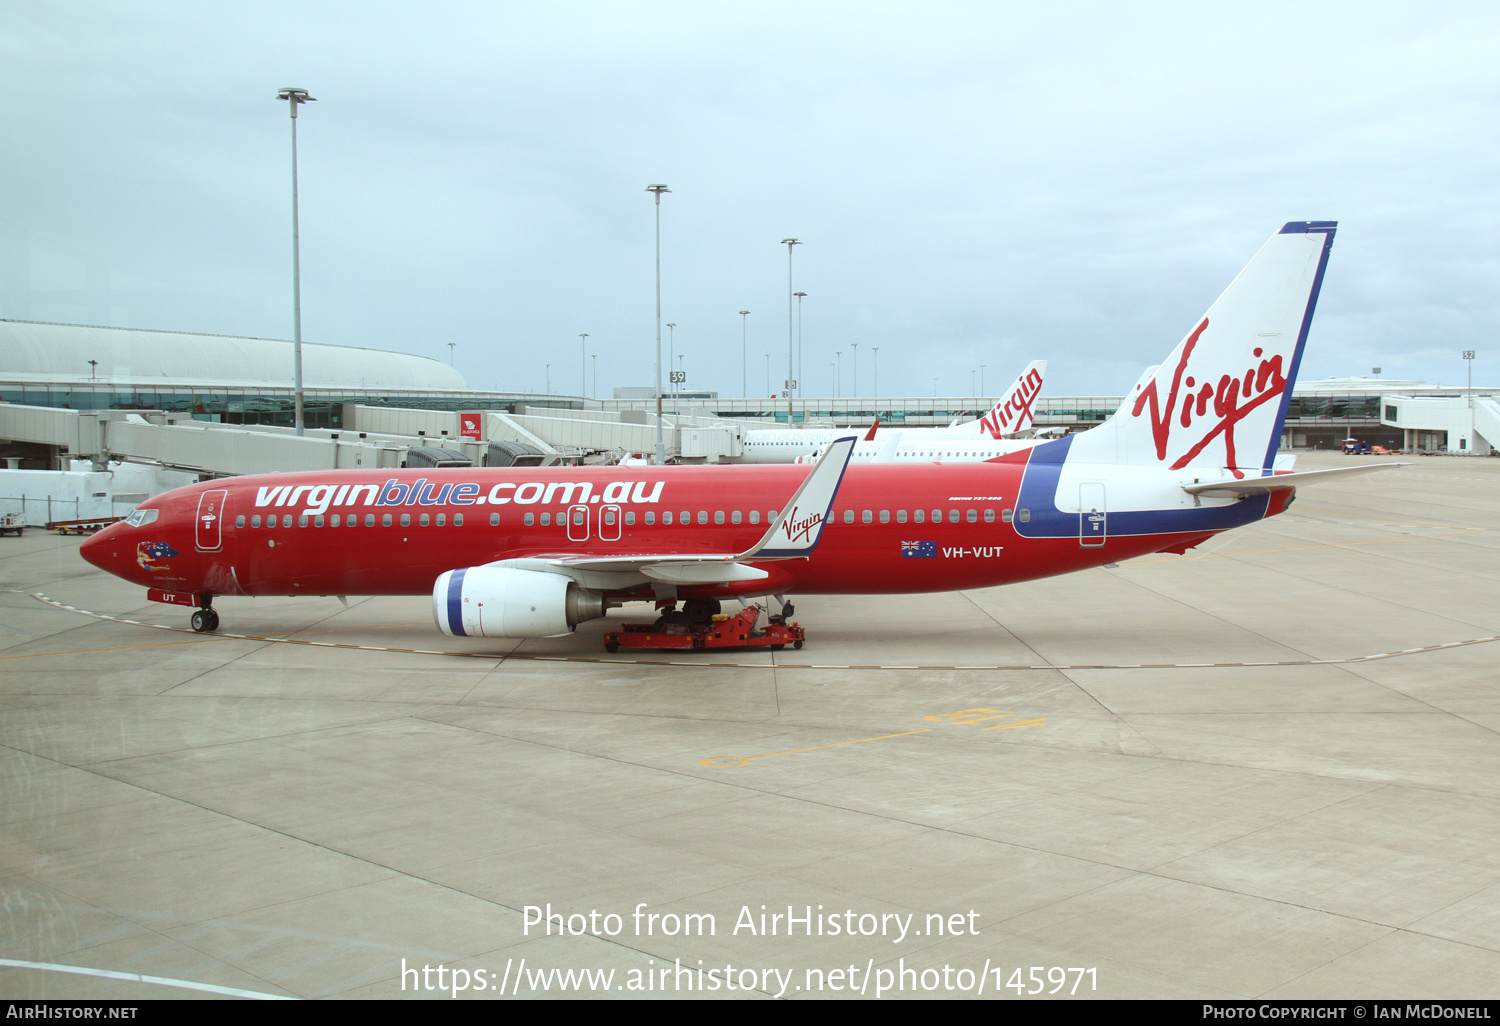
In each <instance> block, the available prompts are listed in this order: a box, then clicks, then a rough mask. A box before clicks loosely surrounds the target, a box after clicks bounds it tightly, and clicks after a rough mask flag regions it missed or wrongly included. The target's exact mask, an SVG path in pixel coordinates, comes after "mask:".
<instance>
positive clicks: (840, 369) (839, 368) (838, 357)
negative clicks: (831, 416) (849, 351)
mask: <svg viewBox="0 0 1500 1026" xmlns="http://www.w3.org/2000/svg"><path fill="white" fill-rule="evenodd" d="M843 394H844V351H843V350H842V349H835V350H834V351H833V397H834V398H835V399H837V398H838V397H839V396H841V395H843Z"/></svg>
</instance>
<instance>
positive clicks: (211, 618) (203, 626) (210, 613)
mask: <svg viewBox="0 0 1500 1026" xmlns="http://www.w3.org/2000/svg"><path fill="white" fill-rule="evenodd" d="M188 623H190V624H192V626H193V630H195V631H197V632H198V633H199V634H211V633H212V632H214V631H216V630H218V629H219V614H218V613H217V612H215V611H214V607H213V606H204V607H203V608H202V609H200V610H198V611H197V612H196V613H194V614H193V615H192V617H191V619H189V620H188Z"/></svg>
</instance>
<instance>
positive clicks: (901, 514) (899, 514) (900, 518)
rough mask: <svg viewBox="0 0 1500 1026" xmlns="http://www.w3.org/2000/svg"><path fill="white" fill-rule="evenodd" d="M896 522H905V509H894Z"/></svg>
mask: <svg viewBox="0 0 1500 1026" xmlns="http://www.w3.org/2000/svg"><path fill="white" fill-rule="evenodd" d="M896 523H898V524H904V523H906V510H904V509H898V510H896Z"/></svg>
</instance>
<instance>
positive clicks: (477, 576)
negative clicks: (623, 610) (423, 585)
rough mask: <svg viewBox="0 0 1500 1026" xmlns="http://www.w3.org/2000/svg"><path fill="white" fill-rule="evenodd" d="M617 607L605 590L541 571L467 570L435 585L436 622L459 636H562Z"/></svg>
mask: <svg viewBox="0 0 1500 1026" xmlns="http://www.w3.org/2000/svg"><path fill="white" fill-rule="evenodd" d="M611 604H613V603H606V602H605V600H604V593H603V592H599V591H591V590H589V589H587V588H580V587H579V586H578V582H576V581H574V580H572V579H571V578H568V577H564V576H563V575H562V574H549V573H546V572H544V571H539V570H513V569H510V568H508V567H498V566H470V567H463V568H461V569H458V570H449V571H448V572H447V573H445V574H443V575H442V576H441V577H439V578H438V579H437V583H436V584H434V585H433V586H432V618H433V619H434V620H436V621H437V625H438V629H439V630H440V631H442V632H443V633H444V634H452V635H457V636H459V637H480V638H551V637H556V636H557V635H559V634H568V633H570V632H571V631H572V630H573V626H574V625H575V624H579V623H582V622H583V621H584V620H592V619H594V618H596V617H600V616H603V615H604V611H605V609H607V608H608V607H609V605H611Z"/></svg>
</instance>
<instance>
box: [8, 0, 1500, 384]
mask: <svg viewBox="0 0 1500 1026" xmlns="http://www.w3.org/2000/svg"><path fill="white" fill-rule="evenodd" d="M1497 84H1500V5H1496V4H1493V3H1481V4H1440V3H1439V4H1434V3H1430V2H1429V3H1420V4H1379V3H1369V2H1361V3H1349V4H1335V3H1328V4H1324V3H1308V2H1306V0H1302V2H1298V3H1292V4H1287V5H1284V6H1281V5H1275V4H1271V3H1266V2H1256V3H1247V4H1242V5H1230V4H1204V3H1201V2H1198V3H1191V4H1142V5H1130V4H1122V3H1102V2H1101V3H1081V4H1062V3H1048V4H1041V3H1033V4H1003V3H974V4H970V3H949V4H943V3H934V2H930V0H929V2H922V3H887V4H879V3H871V2H869V0H861V2H858V3H847V4H846V3H816V2H802V3H789V4H774V3H767V2H764V0H758V2H754V3H745V4H732V3H701V2H700V3H681V4H676V3H644V2H630V3H613V4H606V3H598V4H591V3H571V4H570V3H563V2H550V3H545V4H537V3H518V4H505V3H473V4H466V3H428V4H410V3H405V4H379V3H371V2H359V3H317V2H303V3H294V4H287V3H277V2H269V0H256V2H253V3H231V2H224V0H216V2H213V3H202V2H193V3H172V2H164V0H153V2H150V3H134V2H114V3H100V2H68V3H61V2H57V0H43V2H31V0H0V85H3V89H4V95H5V97H6V102H5V104H4V105H3V108H0V316H3V317H14V318H23V319H32V320H50V321H67V322H80V323H103V324H115V325H121V326H128V327H145V328H168V329H177V330H187V331H204V332H219V333H226V334H243V335H259V336H269V337H278V338H289V337H291V331H292V295H291V292H292V290H291V199H290V192H291V188H290V163H291V161H290V127H289V119H288V117H287V109H286V108H287V105H286V104H285V103H284V102H283V103H278V102H277V101H276V99H275V95H276V91H277V89H278V88H279V87H282V86H301V87H305V88H307V89H308V90H310V91H311V93H312V95H313V96H315V97H316V98H317V102H316V103H312V104H309V105H307V106H306V107H304V108H302V112H301V115H300V117H299V119H298V133H299V136H298V144H299V155H300V175H301V213H302V218H301V230H302V300H303V337H304V339H306V340H308V341H315V342H332V343H341V344H349V345H358V346H368V347H375V348H383V349H394V350H400V351H404V352H410V353H418V354H422V355H426V356H431V357H434V358H438V359H442V360H444V361H446V360H448V358H449V356H450V349H449V346H448V343H450V342H451V343H456V347H454V349H452V350H451V353H452V355H453V357H454V359H455V362H456V364H457V366H458V368H459V370H460V371H462V372H463V374H464V375H465V377H466V378H467V379H468V381H469V383H470V384H471V385H472V386H473V387H476V388H502V389H536V390H540V389H542V388H543V387H544V386H545V385H546V377H547V370H546V364H548V363H550V364H551V371H550V373H551V386H552V388H553V390H557V391H563V390H566V391H571V392H574V393H576V392H577V391H578V390H579V388H580V387H581V383H580V378H581V371H580V362H581V355H580V353H581V350H580V340H579V338H578V334H579V333H580V332H587V333H588V334H589V338H588V339H587V348H588V352H589V353H597V354H598V389H599V394H600V395H601V396H607V395H608V394H610V390H611V389H612V388H613V387H614V386H616V385H645V384H648V383H649V382H650V380H651V360H652V352H653V340H654V330H655V329H654V323H655V322H654V316H655V314H654V294H653V282H654V278H653V263H652V261H653V238H654V236H653V220H652V214H653V211H652V204H651V196H650V195H649V194H648V193H646V192H645V191H644V189H645V186H646V185H648V184H650V183H653V182H662V183H666V184H667V185H669V186H670V187H671V189H672V192H671V194H669V195H667V196H666V197H664V199H663V202H662V208H661V215H662V216H661V225H662V227H661V231H662V278H663V304H664V305H663V314H664V317H663V319H664V320H665V321H673V322H675V323H676V324H677V325H678V327H677V329H676V342H677V347H678V350H679V352H683V353H685V354H686V361H685V365H686V368H687V370H688V373H689V380H690V382H691V383H692V384H693V385H695V386H698V387H706V388H713V389H717V390H718V391H719V392H720V393H721V394H723V395H726V396H737V395H739V394H740V393H741V388H742V377H741V318H740V316H739V315H738V311H739V310H742V309H748V310H750V311H751V314H750V316H749V318H748V324H747V327H748V336H749V344H748V350H749V354H750V356H749V361H748V362H749V374H748V377H749V390H750V393H751V394H752V395H761V394H765V391H766V379H767V375H766V362H767V361H766V357H765V354H766V353H768V352H769V353H771V354H772V365H773V370H772V374H771V378H772V383H773V385H774V386H776V387H779V386H780V382H781V379H782V378H783V377H784V376H785V366H786V350H787V247H785V246H782V245H780V244H779V243H780V240H781V239H783V238H785V237H787V236H795V237H797V238H799V239H801V240H802V243H803V245H801V246H799V247H797V249H796V255H795V284H796V288H797V289H799V290H800V291H804V292H806V293H807V298H806V299H805V300H804V301H803V302H804V306H803V329H802V331H803V348H804V361H803V378H804V391H805V392H806V393H807V394H809V395H813V394H818V395H826V394H829V393H830V392H831V391H832V369H831V365H832V364H833V363H834V361H835V356H834V352H835V350H842V352H843V357H842V364H843V370H844V388H845V391H846V392H847V391H849V390H850V388H851V385H852V382H851V370H852V367H851V363H852V354H853V348H852V347H853V346H854V345H855V344H858V346H859V350H858V352H859V357H858V366H859V378H858V387H859V391H860V392H861V393H863V394H867V395H868V394H870V393H871V391H872V389H873V388H874V387H875V386H876V382H875V380H874V371H875V359H874V358H873V350H874V349H875V348H876V347H879V350H880V352H879V357H878V363H879V382H878V387H879V390H880V392H881V393H882V394H886V395H925V394H931V393H932V391H933V390H934V387H935V388H936V389H937V391H938V392H939V393H941V394H944V395H967V394H969V393H970V391H971V388H972V386H971V381H972V376H971V371H977V370H978V368H979V367H980V365H981V364H983V365H984V366H985V371H984V375H985V384H986V386H987V388H988V390H989V391H990V392H995V391H997V390H999V388H1000V387H1002V386H1003V385H1004V384H1005V383H1007V382H1008V381H1009V379H1010V378H1011V377H1013V376H1014V374H1015V373H1016V372H1017V371H1018V370H1019V369H1020V368H1021V366H1022V365H1024V364H1025V363H1026V362H1027V361H1028V360H1030V359H1033V358H1045V359H1047V360H1049V361H1051V363H1050V368H1049V374H1048V382H1047V389H1046V390H1047V392H1048V393H1049V394H1053V395H1087V394H1102V395H1119V394H1122V393H1123V392H1124V391H1125V390H1126V389H1127V388H1128V387H1129V386H1130V385H1131V384H1132V383H1133V382H1134V381H1135V380H1136V377H1137V376H1138V374H1139V373H1140V370H1141V369H1142V368H1143V367H1144V366H1146V365H1148V364H1151V363H1156V362H1160V360H1161V359H1162V358H1163V357H1164V356H1165V355H1166V354H1167V353H1168V351H1169V350H1170V349H1171V348H1172V346H1174V345H1175V344H1176V342H1177V341H1178V339H1179V338H1181V336H1182V335H1183V334H1184V333H1185V332H1186V331H1187V330H1189V329H1190V328H1191V327H1192V325H1193V324H1194V323H1195V322H1196V319H1197V317H1198V316H1199V315H1200V314H1202V313H1203V312H1204V311H1205V310H1206V309H1207V308H1208V306H1209V304H1210V303H1211V302H1212V301H1213V299H1214V298H1215V296H1216V295H1217V294H1218V293H1219V292H1220V291H1221V290H1222V289H1223V288H1224V286H1226V285H1227V284H1228V283H1229V281H1230V279H1231V278H1232V277H1233V276H1234V274H1235V273H1236V272H1238V271H1239V269H1240V268H1241V267H1242V266H1243V265H1244V264H1245V262H1246V261H1248V260H1249V258H1250V256H1251V255H1252V254H1253V253H1254V252H1255V250H1256V249H1257V248H1258V247H1259V246H1260V244H1261V243H1262V242H1264V241H1265V239H1266V238H1267V237H1268V236H1269V235H1271V234H1272V233H1273V232H1274V231H1275V230H1276V229H1277V228H1279V227H1280V225H1281V224H1282V223H1283V222H1286V221H1289V220H1304V219H1334V220H1338V221H1339V222H1340V229H1339V235H1338V239H1337V242H1336V243H1335V246H1334V250H1333V255H1332V258H1331V262H1330V266H1329V271H1328V276H1327V279H1326V282H1325V285H1324V288H1323V294H1322V300H1321V302H1320V304H1319V308H1318V314H1317V317H1316V319H1315V321H1314V325H1313V332H1312V337H1311V339H1310V342H1309V345H1308V351H1307V356H1306V359H1305V361H1304V364H1303V381H1304V382H1305V381H1307V380H1308V379H1310V378H1313V377H1328V376H1330V375H1341V376H1342V375H1359V374H1368V373H1369V372H1370V370H1371V368H1372V367H1375V366H1379V367H1381V368H1382V369H1383V376H1384V377H1387V378H1394V377H1401V378H1406V377H1414V378H1421V379H1425V380H1428V381H1432V382H1444V383H1449V384H1452V383H1462V381H1463V374H1464V366H1463V361H1462V360H1461V359H1460V351H1461V350H1463V349H1469V348H1472V349H1476V350H1478V351H1479V360H1478V361H1477V363H1476V366H1475V374H1476V381H1480V382H1483V383H1494V382H1495V381H1496V380H1500V374H1495V373H1493V372H1491V371H1489V370H1487V369H1486V368H1487V367H1488V366H1491V365H1492V363H1493V360H1494V359H1495V357H1496V355H1500V353H1497V349H1496V346H1495V342H1494V339H1495V333H1496V326H1497V322H1500V290H1497V285H1500V260H1497V256H1500V231H1497V229H1500V217H1497V205H1496V200H1495V197H1496V195H1497V190H1500V159H1497V157H1500V137H1497V133H1500V116H1497V115H1500V92H1497ZM665 344H666V343H665V340H664V342H663V345H664V346H665ZM934 378H936V379H937V380H936V382H935V383H934V381H933V379H934ZM589 386H590V388H592V377H590V381H589Z"/></svg>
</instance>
